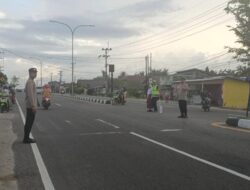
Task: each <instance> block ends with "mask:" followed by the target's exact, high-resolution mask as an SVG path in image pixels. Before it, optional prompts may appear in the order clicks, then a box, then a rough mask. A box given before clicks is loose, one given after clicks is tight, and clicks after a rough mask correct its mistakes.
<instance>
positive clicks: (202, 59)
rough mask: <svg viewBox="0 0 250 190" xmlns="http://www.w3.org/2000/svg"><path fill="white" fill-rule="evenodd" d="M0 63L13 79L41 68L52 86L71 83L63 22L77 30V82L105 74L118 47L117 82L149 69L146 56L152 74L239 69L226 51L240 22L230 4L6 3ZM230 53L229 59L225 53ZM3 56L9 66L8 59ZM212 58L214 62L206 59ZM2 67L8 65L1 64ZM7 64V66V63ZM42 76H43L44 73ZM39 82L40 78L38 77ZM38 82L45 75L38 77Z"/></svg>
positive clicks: (0, 19)
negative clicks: (228, 11)
mask: <svg viewBox="0 0 250 190" xmlns="http://www.w3.org/2000/svg"><path fill="white" fill-rule="evenodd" d="M0 3H1V7H0V48H4V53H1V54H0V58H1V60H0V65H1V66H4V68H3V70H4V73H6V74H7V75H8V77H9V78H11V77H12V76H13V75H16V76H18V77H20V78H21V84H23V83H24V82H25V80H26V79H27V70H28V68H29V67H32V66H35V67H37V68H38V70H39V69H40V66H39V61H38V59H40V60H41V61H42V63H43V78H44V81H45V82H48V81H49V80H50V77H51V73H53V74H52V76H53V80H58V79H59V74H58V73H59V71H60V70H62V71H63V80H64V81H66V82H70V81H71V33H70V31H69V29H68V28H66V27H65V26H63V25H60V24H56V23H51V22H49V20H57V21H60V22H63V23H66V24H68V25H70V26H71V27H75V26H77V25H82V24H83V25H89V24H91V25H95V27H80V28H78V29H77V31H76V32H75V40H74V50H75V62H76V64H75V78H76V79H80V78H82V79H90V78H93V77H96V76H100V75H101V70H104V59H103V58H99V59H98V56H99V55H101V54H103V53H104V52H103V51H102V48H106V47H107V46H108V44H109V47H110V48H112V51H110V52H109V53H110V58H109V63H110V64H114V65H115V76H117V75H118V74H119V73H120V72H122V71H125V72H127V73H128V74H134V73H139V72H141V71H144V67H145V59H144V57H145V56H146V55H147V54H150V53H152V60H153V68H155V69H164V68H166V69H169V71H170V73H174V72H175V71H179V70H184V69H190V68H199V69H204V68H205V67H206V66H209V67H210V68H212V69H215V70H219V69H224V68H235V67H236V66H237V63H235V61H230V59H231V55H229V54H225V53H226V49H225V46H235V44H234V42H235V40H236V38H235V35H234V34H233V32H230V31H229V29H228V28H227V25H234V18H233V17H232V16H230V15H226V13H225V11H224V10H223V9H224V8H225V7H226V3H227V1H225V0H209V1H204V0H126V1H122V0H92V1H89V0H22V1H20V0H0ZM224 54H225V55H224ZM3 57H4V61H3V59H2V58H3ZM207 60H208V61H207ZM3 62H4V63H3ZM3 64H4V65H3ZM39 72H40V70H39ZM38 75H39V76H40V73H38ZM37 79H38V80H39V77H38V78H37Z"/></svg>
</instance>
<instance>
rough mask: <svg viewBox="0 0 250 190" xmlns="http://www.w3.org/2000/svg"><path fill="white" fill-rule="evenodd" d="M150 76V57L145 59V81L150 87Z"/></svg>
mask: <svg viewBox="0 0 250 190" xmlns="http://www.w3.org/2000/svg"><path fill="white" fill-rule="evenodd" d="M148 74H149V56H148V55H147V56H146V57H145V80H146V85H147V86H148Z"/></svg>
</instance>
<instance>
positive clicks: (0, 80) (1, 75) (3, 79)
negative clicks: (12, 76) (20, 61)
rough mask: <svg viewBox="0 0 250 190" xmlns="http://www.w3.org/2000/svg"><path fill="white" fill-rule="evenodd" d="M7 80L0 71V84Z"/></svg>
mask: <svg viewBox="0 0 250 190" xmlns="http://www.w3.org/2000/svg"><path fill="white" fill-rule="evenodd" d="M7 81H8V78H7V76H6V75H5V74H4V73H2V72H0V86H2V85H4V84H6V83H7Z"/></svg>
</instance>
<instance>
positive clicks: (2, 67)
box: [0, 51, 4, 72]
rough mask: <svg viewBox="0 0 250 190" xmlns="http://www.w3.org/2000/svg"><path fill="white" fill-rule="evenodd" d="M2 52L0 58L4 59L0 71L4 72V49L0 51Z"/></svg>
mask: <svg viewBox="0 0 250 190" xmlns="http://www.w3.org/2000/svg"><path fill="white" fill-rule="evenodd" d="M0 54H2V55H3V57H1V58H0V59H2V60H3V65H1V64H0V72H2V71H3V69H4V51H0Z"/></svg>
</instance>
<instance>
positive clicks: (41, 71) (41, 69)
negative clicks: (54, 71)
mask: <svg viewBox="0 0 250 190" xmlns="http://www.w3.org/2000/svg"><path fill="white" fill-rule="evenodd" d="M29 58H30V59H35V60H37V61H39V63H40V80H41V87H42V86H43V62H42V60H41V59H39V58H36V57H29Z"/></svg>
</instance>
